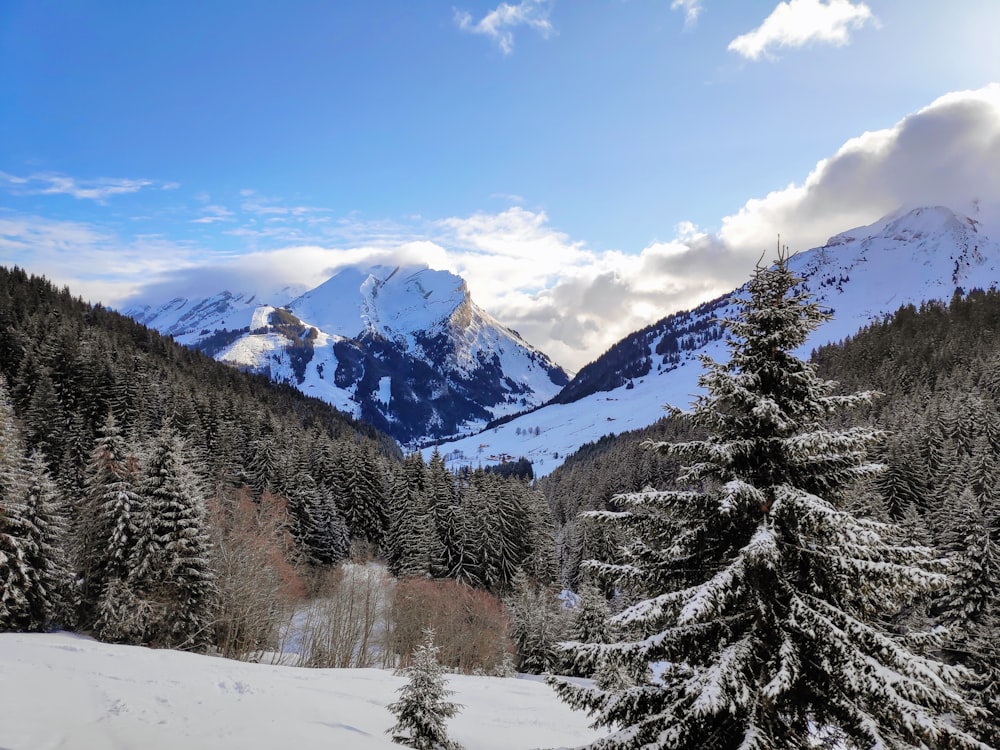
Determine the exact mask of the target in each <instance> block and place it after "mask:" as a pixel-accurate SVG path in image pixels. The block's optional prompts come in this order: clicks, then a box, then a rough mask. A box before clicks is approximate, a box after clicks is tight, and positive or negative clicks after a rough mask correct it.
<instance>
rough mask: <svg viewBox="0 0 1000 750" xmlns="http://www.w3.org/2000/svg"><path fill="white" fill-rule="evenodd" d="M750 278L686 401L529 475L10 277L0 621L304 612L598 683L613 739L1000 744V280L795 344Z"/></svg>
mask: <svg viewBox="0 0 1000 750" xmlns="http://www.w3.org/2000/svg"><path fill="white" fill-rule="evenodd" d="M750 289H751V296H750V300H749V301H748V302H747V303H746V305H745V307H744V309H743V311H742V314H741V316H740V317H739V318H737V319H735V320H731V321H728V322H727V330H728V333H729V335H730V336H731V339H730V353H731V355H732V360H731V361H730V362H721V363H714V362H707V363H706V374H705V376H704V379H703V386H704V387H705V394H704V395H703V396H702V397H701V398H700V399H699V400H698V401H697V402H696V404H695V405H694V408H693V410H692V412H690V413H687V414H680V413H677V414H673V415H672V416H670V417H667V418H665V419H663V420H660V421H659V422H657V423H656V424H654V425H653V426H651V427H650V428H647V429H646V430H643V431H641V432H640V433H637V434H629V435H623V436H617V437H610V436H609V437H607V438H605V439H603V440H601V441H599V442H597V443H594V444H591V445H588V446H585V447H584V448H583V449H581V450H580V451H579V452H578V453H577V454H575V455H574V456H571V457H569V458H568V459H567V460H566V462H565V463H564V464H563V465H562V466H561V467H560V468H559V469H557V470H556V471H555V472H553V473H552V474H551V475H549V476H547V477H545V478H544V479H542V480H539V481H537V482H530V481H529V480H527V479H524V478H521V477H519V476H504V475H503V473H502V472H492V471H486V470H482V469H480V470H476V471H473V472H463V473H459V474H455V473H453V472H451V471H449V470H448V469H447V468H446V466H445V463H444V461H443V460H442V458H441V456H440V455H438V454H436V453H435V454H434V456H433V457H432V458H431V459H430V460H429V461H425V460H424V459H423V458H422V457H421V456H420V455H419V454H413V455H409V456H403V455H402V453H401V452H400V450H399V448H398V446H397V445H396V444H395V442H394V441H392V440H391V439H390V438H388V437H387V436H385V435H383V434H381V433H378V432H377V431H375V430H373V429H372V428H370V427H367V426H365V425H363V424H361V423H359V422H356V421H354V420H352V419H350V418H348V417H345V416H344V415H342V414H340V413H338V412H336V411H335V410H334V409H332V408H331V407H329V406H327V405H326V404H323V403H321V402H319V401H318V400H314V399H309V398H307V397H305V396H303V395H301V394H300V393H298V392H297V391H295V390H294V389H292V388H290V387H286V386H281V385H275V384H272V383H270V382H268V381H266V380H265V379H263V378H261V377H259V376H254V375H250V374H247V373H243V372H239V371H237V370H235V369H232V368H229V367H226V366H224V365H221V364H218V363H216V362H214V361H212V360H211V359H209V358H208V357H205V356H203V355H201V354H199V353H197V352H195V351H191V350H188V349H185V348H183V347H180V346H178V345H177V344H175V343H174V342H173V341H171V340H170V339H169V338H166V337H163V336H160V335H159V334H157V333H155V332H153V331H150V330H149V329H146V328H144V327H142V326H140V325H138V324H136V323H134V322H133V321H131V320H129V319H127V318H124V317H122V316H120V315H118V314H117V313H114V312H112V311H109V310H106V309H103V308H101V307H93V306H90V305H87V304H84V303H83V302H82V301H80V300H78V299H75V298H74V297H73V296H72V294H71V293H70V292H69V290H59V289H57V288H55V287H54V286H53V285H51V284H50V283H49V282H47V281H46V280H44V279H41V278H37V277H31V276H29V275H27V274H26V273H24V272H23V271H20V270H18V269H11V270H8V269H0V581H2V585H3V598H2V600H0V630H8V631H10V630H17V631H41V630H47V629H52V628H67V629H74V630H78V631H80V632H84V633H87V634H90V635H93V636H95V637H97V638H100V639H102V640H107V641H111V642H118V643H132V644H144V645H152V646H158V647H168V648H181V649H190V650H198V651H209V652H214V653H220V654H222V655H226V656H231V657H235V658H244V659H260V658H262V656H263V655H264V654H266V653H268V652H272V651H280V650H281V648H282V647H283V643H284V639H286V638H287V637H288V628H289V623H291V622H292V621H293V614H292V613H298V616H299V619H298V620H295V621H296V622H298V623H299V625H298V627H299V628H300V629H301V633H300V635H301V638H302V641H303V642H304V643H307V648H305V649H304V651H303V658H302V662H301V663H302V664H303V665H304V666H397V667H398V666H404V667H408V666H409V665H410V660H411V659H413V658H416V657H414V654H416V655H417V656H419V655H420V654H422V653H423V652H422V651H421V650H420V649H421V647H422V646H421V644H424V646H423V648H424V649H425V650H426V633H427V632H428V631H429V630H433V631H434V634H435V646H434V648H435V649H437V650H436V652H435V653H436V658H437V659H440V661H441V663H442V664H443V665H444V666H445V667H446V668H449V669H453V670H461V671H466V672H474V671H481V672H489V673H495V674H509V673H511V672H512V671H513V670H515V669H516V670H519V671H527V672H536V673H543V672H548V673H561V674H571V675H574V676H583V677H590V678H592V680H593V682H592V683H588V684H589V685H591V686H589V687H584V688H581V687H579V685H578V684H577V683H568V682H561V681H558V680H555V681H553V684H554V686H555V688H556V690H557V691H558V692H559V693H560V694H561V695H562V696H563V697H564V699H565V700H567V701H568V702H570V703H571V704H572V705H575V706H577V707H581V708H585V709H587V710H590V711H591V712H592V713H593V715H594V716H595V718H596V719H597V721H598V722H599V723H601V724H602V725H604V726H606V727H608V728H609V730H610V731H611V732H612V734H611V735H610V736H609V738H608V739H607V740H606V741H604V742H603V744H600V745H599V746H600V747H608V748H611V747H621V748H632V747H663V748H668V747H669V748H673V747H676V748H689V747H690V748H695V747H699V748H700V747H706V748H715V747H717V748H742V747H747V748H754V747H757V748H785V747H807V746H817V745H809V744H808V743H810V742H812V743H815V742H819V743H827V744H826V745H825V746H829V747H849V748H855V747H856V748H867V747H900V748H910V747H931V748H935V747H942V748H944V747H991V746H996V745H997V744H998V743H1000V671H998V666H997V665H998V663H1000V654H998V653H997V648H998V647H997V643H998V642H1000V622H998V606H1000V605H998V600H1000V596H998V595H1000V554H998V551H997V544H998V543H1000V501H998V499H997V493H998V491H1000V489H998V482H1000V407H998V405H997V397H998V389H1000V379H998V376H997V374H996V373H997V364H998V363H1000V348H998V345H997V339H996V336H997V331H998V323H1000V295H998V294H996V293H995V292H982V291H979V290H973V291H970V292H969V293H965V292H964V291H962V290H958V291H957V292H956V294H955V296H954V298H953V299H952V300H951V302H950V304H947V305H944V304H936V303H935V304H925V305H923V306H921V307H920V308H916V307H912V306H910V307H906V308H903V309H901V310H899V311H898V312H897V313H896V314H895V315H894V316H892V317H891V318H889V319H887V320H885V321H883V322H879V323H877V324H874V325H872V326H870V327H869V328H868V329H866V330H864V331H861V332H859V333H858V334H857V335H856V336H854V337H852V338H851V339H850V340H848V341H845V342H842V343H840V344H838V345H831V346H827V347H823V348H822V349H820V350H818V351H816V352H814V353H813V356H812V357H811V358H810V359H809V360H808V361H803V360H801V359H799V358H797V357H796V356H795V354H794V350H795V349H796V348H797V347H798V346H799V345H800V344H801V342H802V341H804V340H805V335H806V334H807V333H808V331H809V330H811V326H813V325H816V324H817V322H818V321H820V320H822V319H823V316H824V315H826V313H824V312H823V311H822V310H820V309H818V308H817V307H816V306H815V305H814V304H813V303H812V302H811V301H810V299H809V298H808V296H804V295H801V294H799V293H798V292H796V287H795V280H794V278H792V277H791V276H790V274H789V273H788V272H787V269H786V268H785V267H784V265H783V264H782V263H781V262H779V263H778V264H777V266H775V267H774V268H772V269H759V270H758V273H757V274H756V276H755V277H754V280H753V281H752V283H751V287H750ZM560 591H563V592H564V593H563V594H562V595H560ZM303 622H304V623H305V625H303V624H302V623H303ZM376 622H379V623H381V624H379V625H377V626H376ZM838 743H839V744H838ZM979 743H983V744H979ZM819 746H822V745H819Z"/></svg>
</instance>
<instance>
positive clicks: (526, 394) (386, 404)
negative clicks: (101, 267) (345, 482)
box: [126, 266, 569, 443]
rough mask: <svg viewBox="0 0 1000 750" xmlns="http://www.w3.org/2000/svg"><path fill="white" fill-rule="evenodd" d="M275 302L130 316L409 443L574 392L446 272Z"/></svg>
mask: <svg viewBox="0 0 1000 750" xmlns="http://www.w3.org/2000/svg"><path fill="white" fill-rule="evenodd" d="M274 296H275V298H272V299H263V298H262V297H261V296H259V295H252V294H249V293H242V292H232V291H224V292H220V293H219V294H217V295H215V296H213V297H210V298H208V299H202V300H190V299H185V298H177V299H174V300H172V301H171V302H168V303H167V304H165V305H161V306H159V307H151V306H148V305H146V306H135V307H132V308H130V309H129V310H127V311H126V313H127V314H129V315H132V316H133V317H135V318H136V319H138V320H140V321H142V322H144V323H146V324H147V325H150V326H152V327H154V328H157V329H158V330H161V331H163V332H165V333H170V334H172V335H173V336H174V337H175V338H176V339H177V340H178V341H180V342H181V343H184V344H187V345H188V346H192V347H194V348H197V349H200V350H201V351H204V352H206V353H207V354H210V355H211V356H213V357H215V358H216V359H218V360H220V361H223V362H227V363H230V364H233V365H237V366H239V367H242V368H245V369H248V370H252V371H254V372H261V373H265V374H267V375H269V376H270V377H271V378H272V379H274V380H278V381H282V382H288V383H290V384H292V385H295V386H296V387H298V388H299V389H300V390H302V391H303V392H304V393H307V394H309V395H312V396H316V397H318V398H321V399H323V400H324V401H327V402H328V403H330V404H333V405H334V406H336V407H337V408H339V409H342V410H344V411H346V412H348V413H350V414H352V415H354V416H356V417H358V418H360V419H362V420H363V421H365V422H368V423H369V424H372V425H374V426H376V427H378V428H379V429H381V430H384V431H386V432H388V433H389V434H391V435H392V436H393V437H395V438H396V439H398V440H400V441H401V442H404V443H409V442H419V441H422V440H426V439H431V438H441V437H445V436H451V435H455V434H458V433H460V432H470V431H475V430H476V429H478V428H481V427H482V426H483V425H485V424H486V423H487V422H489V421H490V420H493V419H497V418H498V417H502V416H505V415H508V414H512V413H516V412H519V411H523V410H525V409H530V408H533V407H535V406H538V405H539V404H541V403H544V402H545V401H547V400H548V399H550V398H552V397H553V396H555V395H556V393H558V391H559V390H560V389H561V388H562V387H563V386H564V385H566V383H567V382H568V381H569V378H568V376H567V375H566V373H565V372H563V370H562V369H561V368H559V367H558V366H557V365H556V364H555V363H553V362H552V361H551V360H550V359H549V358H548V357H546V356H545V355H544V354H542V353H541V352H539V351H537V350H536V349H534V348H533V347H531V346H530V345H529V344H528V343H527V342H525V341H524V340H523V339H522V338H521V337H520V335H518V334H517V333H516V332H515V331H512V330H510V329H508V328H506V327H505V326H503V325H502V324H501V323H499V322H498V321H497V320H496V319H494V318H493V317H491V316H490V315H489V314H488V313H486V312H485V311H483V310H482V309H480V308H479V307H478V306H477V305H476V304H475V303H474V302H473V301H472V299H471V297H470V295H469V291H468V288H467V287H466V285H465V282H464V281H463V280H462V279H461V278H460V277H459V276H456V275H454V274H452V273H449V272H447V271H435V270H431V269H429V268H427V267H426V266H411V267H385V266H376V267H373V268H367V269H357V268H347V269H344V270H342V271H340V272H339V273H337V274H336V275H335V276H333V277H332V278H330V279H328V280H327V281H326V282H324V283H323V284H321V285H320V286H318V287H316V288H315V289H312V290H310V291H308V292H306V293H305V294H301V295H299V296H297V297H294V298H291V297H290V298H288V299H283V298H281V292H276V293H275V295H274Z"/></svg>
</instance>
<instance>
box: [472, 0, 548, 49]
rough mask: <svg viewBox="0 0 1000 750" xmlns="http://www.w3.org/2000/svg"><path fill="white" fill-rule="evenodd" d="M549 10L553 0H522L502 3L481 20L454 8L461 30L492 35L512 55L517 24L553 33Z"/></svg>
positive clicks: (545, 36)
mask: <svg viewBox="0 0 1000 750" xmlns="http://www.w3.org/2000/svg"><path fill="white" fill-rule="evenodd" d="M550 12H551V2H550V0H521V2H519V3H518V4H517V5H511V4H510V3H500V5H498V6H497V7H496V8H494V9H493V10H491V11H490V12H489V13H487V14H486V15H485V16H483V17H482V18H481V19H479V20H478V21H473V19H472V15H471V14H469V13H468V12H467V11H455V23H456V24H458V28H460V29H462V31H467V32H469V33H471V34H484V35H486V36H489V37H492V39H493V40H494V41H495V42H496V43H497V45H499V47H500V49H501V51H503V53H504V54H505V55H509V54H510V53H511V52H512V51H513V49H514V31H513V30H514V29H515V28H517V27H518V26H526V27H528V28H529V29H534V30H535V31H537V32H538V33H539V34H541V35H542V37H543V38H548V37H549V35H550V34H552V32H553V27H552V22H551V21H550V20H549V14H550Z"/></svg>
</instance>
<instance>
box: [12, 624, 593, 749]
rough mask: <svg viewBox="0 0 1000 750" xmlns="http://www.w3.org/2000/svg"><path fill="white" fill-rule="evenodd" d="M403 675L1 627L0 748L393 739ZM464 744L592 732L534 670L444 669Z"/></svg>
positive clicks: (454, 724)
mask: <svg viewBox="0 0 1000 750" xmlns="http://www.w3.org/2000/svg"><path fill="white" fill-rule="evenodd" d="M404 682H405V680H404V678H403V677H399V676H396V675H395V674H394V673H393V672H392V671H389V670H379V669H302V668H295V667H282V666H269V665H264V664H248V663H245V662H238V661H234V660H230V659H222V658H218V657H212V656H201V655H196V654H191V653H186V652H180V651H171V650H165V649H163V650H154V649H147V648H142V647H138V646H115V645H109V644H104V643H99V642H97V641H93V640H91V639H89V638H85V637H82V636H77V635H73V634H70V633H51V634H15V633H3V634H0V748H3V749H4V750H43V749H44V750H76V749H80V750H96V749H97V748H121V749H122V750H161V749H162V750H166V749H167V748H185V750H201V749H202V748H204V749H205V750H208V749H209V748H211V750H228V749H230V748H232V749H233V750H236V749H237V748H238V749H239V750H273V749H274V748H279V747H294V748H296V749H297V750H310V749H311V748H316V749H317V750H319V748H323V749H324V750H327V749H329V748H342V749H345V750H355V749H357V750H368V749H369V748H371V749H375V748H383V749H385V750H388V749H389V748H399V747H400V746H399V745H396V744H393V742H392V741H391V740H390V738H389V736H388V735H387V734H386V730H388V729H389V728H390V727H391V726H392V724H393V716H392V714H391V713H390V712H389V711H388V710H387V709H386V706H387V705H388V704H390V703H391V702H393V701H394V700H396V698H397V696H398V693H397V692H396V691H397V689H398V688H399V687H400V686H401V685H402V684H403V683H404ZM448 687H449V688H450V689H451V690H454V691H455V695H454V696H452V700H454V701H455V702H457V703H459V704H461V705H462V710H461V711H460V712H459V713H458V715H457V716H456V717H455V718H454V719H452V720H451V721H450V722H449V731H450V736H451V737H452V739H454V740H456V741H458V742H459V743H461V744H462V745H463V746H464V747H465V748H466V750H516V749H518V748H525V749H527V748H563V747H576V746H579V745H583V744H586V743H588V742H592V741H594V740H595V739H597V737H598V736H599V735H598V734H597V733H595V732H594V731H593V730H591V729H588V727H587V719H586V716H584V715H583V714H582V713H579V712H575V711H572V710H571V709H570V708H569V707H568V706H567V705H566V704H564V703H562V702H561V701H560V700H559V699H558V698H557V697H556V696H555V694H554V693H553V691H552V690H551V689H550V688H549V687H548V686H547V685H545V684H544V683H542V682H539V681H537V680H535V679H517V678H499V677H476V676H469V675H449V676H448Z"/></svg>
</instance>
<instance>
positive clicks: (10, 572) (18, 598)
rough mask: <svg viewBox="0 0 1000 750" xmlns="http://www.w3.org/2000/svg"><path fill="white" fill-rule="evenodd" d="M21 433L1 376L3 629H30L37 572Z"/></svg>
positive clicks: (0, 627) (0, 581) (0, 568)
mask: <svg viewBox="0 0 1000 750" xmlns="http://www.w3.org/2000/svg"><path fill="white" fill-rule="evenodd" d="M22 456H23V448H22V444H21V434H20V430H19V428H18V425H17V423H16V422H15V421H14V409H13V407H12V406H11V404H10V401H9V400H8V398H7V387H6V383H5V381H4V379H3V377H2V376H0V631H5V630H27V629H30V626H31V623H32V620H31V597H32V595H33V591H32V589H33V587H34V586H35V580H36V575H35V571H33V570H32V569H31V567H30V564H29V557H30V555H31V550H30V549H29V546H28V545H29V542H28V537H29V534H28V528H27V522H26V520H25V518H24V507H23V505H22V503H21V502H20V500H21V494H22V492H23V489H24V486H25V477H24V473H23V468H22Z"/></svg>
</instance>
